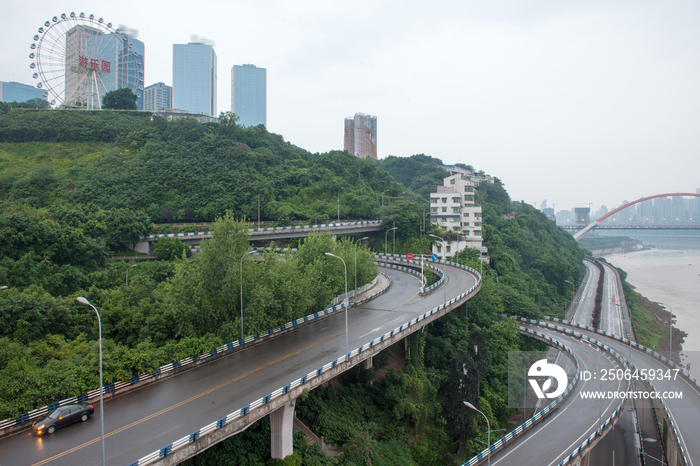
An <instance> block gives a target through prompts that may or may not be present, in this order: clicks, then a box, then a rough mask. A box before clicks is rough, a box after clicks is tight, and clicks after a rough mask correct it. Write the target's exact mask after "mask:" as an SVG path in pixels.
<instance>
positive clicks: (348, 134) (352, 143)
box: [343, 113, 377, 160]
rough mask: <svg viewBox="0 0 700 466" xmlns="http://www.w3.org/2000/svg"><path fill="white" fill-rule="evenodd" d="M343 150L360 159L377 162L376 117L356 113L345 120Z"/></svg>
mask: <svg viewBox="0 0 700 466" xmlns="http://www.w3.org/2000/svg"><path fill="white" fill-rule="evenodd" d="M343 148H344V149H345V150H346V151H348V152H350V153H351V154H353V155H355V156H356V157H359V158H361V159H364V158H367V157H370V158H373V159H374V160H377V117H376V116H372V115H367V114H366V113H356V114H355V116H354V117H348V118H346V119H345V134H344V138H343Z"/></svg>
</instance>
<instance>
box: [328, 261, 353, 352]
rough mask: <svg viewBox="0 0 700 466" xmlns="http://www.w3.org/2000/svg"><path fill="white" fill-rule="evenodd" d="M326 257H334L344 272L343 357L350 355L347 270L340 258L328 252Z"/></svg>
mask: <svg viewBox="0 0 700 466" xmlns="http://www.w3.org/2000/svg"><path fill="white" fill-rule="evenodd" d="M326 255H327V256H330V257H335V258H336V259H340V260H341V261H342V262H343V269H344V270H345V299H344V300H343V304H345V355H346V356H347V355H348V354H350V343H348V268H347V267H346V266H345V261H344V260H343V258H342V257H338V256H336V255H335V254H331V253H330V252H327V253H326Z"/></svg>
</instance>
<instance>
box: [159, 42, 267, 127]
mask: <svg viewBox="0 0 700 466" xmlns="http://www.w3.org/2000/svg"><path fill="white" fill-rule="evenodd" d="M150 87H151V86H149V88H150ZM166 88H167V86H162V93H163V98H162V99H161V101H163V102H165V100H167V99H166V97H165V93H167V89H166ZM153 92H154V93H156V97H154V99H155V100H154V102H157V101H158V97H157V95H158V94H157V93H158V92H161V89H160V88H155V89H154V91H153ZM170 93H171V96H172V97H171V102H172V107H171V108H172V109H177V110H179V111H184V112H188V113H193V114H202V115H208V116H210V117H213V118H216V117H217V116H218V112H217V108H216V99H217V58H216V52H214V47H213V46H212V45H210V44H206V43H202V42H189V43H187V44H175V45H173V87H172V89H171V90H170ZM147 110H148V108H147ZM152 110H153V111H157V109H156V108H154V109H152ZM231 111H232V112H233V113H235V114H236V115H237V116H238V118H239V119H238V124H240V125H242V126H257V125H265V126H267V70H266V69H265V68H258V67H256V66H255V65H234V66H233V68H232V69H231Z"/></svg>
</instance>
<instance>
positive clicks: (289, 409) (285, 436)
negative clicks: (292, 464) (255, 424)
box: [270, 400, 296, 460]
mask: <svg viewBox="0 0 700 466" xmlns="http://www.w3.org/2000/svg"><path fill="white" fill-rule="evenodd" d="M295 401H296V400H292V401H290V402H289V403H285V404H284V405H283V406H282V407H280V408H279V409H278V410H277V411H274V412H272V413H270V450H271V451H270V452H271V454H272V457H273V458H275V459H280V460H282V459H284V458H286V457H288V456H289V455H291V454H293V453H294V404H295Z"/></svg>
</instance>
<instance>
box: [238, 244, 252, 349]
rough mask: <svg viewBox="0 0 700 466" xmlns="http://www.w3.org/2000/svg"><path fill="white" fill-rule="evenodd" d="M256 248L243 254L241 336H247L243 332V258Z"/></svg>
mask: <svg viewBox="0 0 700 466" xmlns="http://www.w3.org/2000/svg"><path fill="white" fill-rule="evenodd" d="M254 252H255V249H253V250H252V251H248V252H246V253H245V254H243V255H242V256H241V338H245V333H243V258H245V256H247V255H248V254H253V253H254Z"/></svg>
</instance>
